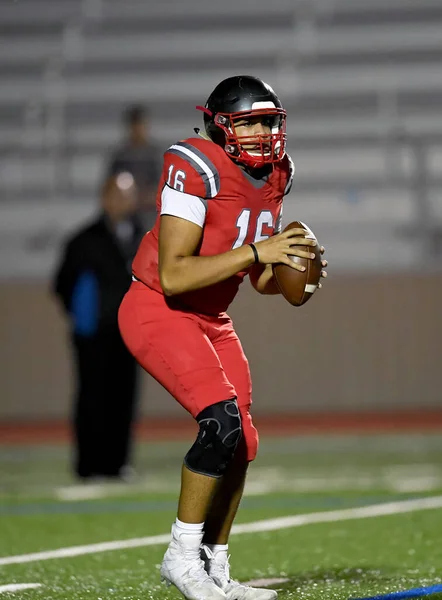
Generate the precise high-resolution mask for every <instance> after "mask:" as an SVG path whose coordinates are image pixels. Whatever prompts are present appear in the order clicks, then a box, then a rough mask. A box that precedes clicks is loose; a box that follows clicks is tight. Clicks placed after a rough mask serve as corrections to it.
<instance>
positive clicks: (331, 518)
mask: <svg viewBox="0 0 442 600" xmlns="http://www.w3.org/2000/svg"><path fill="white" fill-rule="evenodd" d="M433 508H442V496H430V497H428V498H418V499H416V500H402V501H399V502H387V503H385V504H371V505H369V506H361V507H359V508H347V509H343V510H332V511H326V512H317V513H307V514H305V515H293V516H289V517H279V518H277V519H265V520H262V521H254V522H252V523H244V524H243V525H234V526H233V528H232V535H238V534H242V533H258V532H263V531H277V530H278V529H288V528H290V527H301V526H302V525H310V524H311V523H333V522H335V521H349V520H352V519H369V518H371V517H381V516H384V515H397V514H403V513H408V512H413V511H417V510H428V509H433ZM169 540H170V534H169V533H166V534H162V535H154V536H149V537H142V538H133V539H129V540H117V541H114V542H102V543H100V544H89V545H87V546H70V547H68V548H58V549H57V550H48V551H45V552H34V553H32V554H19V555H17V556H5V557H3V558H0V565H12V564H18V563H28V562H36V561H40V560H50V559H53V558H67V557H71V556H84V555H85V554H96V553H98V552H107V551H109V550H123V549H126V548H139V547H141V546H155V545H157V544H167V543H168V542H169Z"/></svg>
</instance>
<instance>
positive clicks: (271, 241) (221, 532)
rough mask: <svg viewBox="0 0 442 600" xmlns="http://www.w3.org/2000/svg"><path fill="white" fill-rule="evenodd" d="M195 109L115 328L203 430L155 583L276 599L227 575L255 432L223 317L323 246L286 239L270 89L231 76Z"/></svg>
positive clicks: (246, 385)
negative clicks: (281, 269)
mask: <svg viewBox="0 0 442 600" xmlns="http://www.w3.org/2000/svg"><path fill="white" fill-rule="evenodd" d="M197 108H200V109H201V110H202V111H203V113H204V125H205V132H204V133H203V134H202V135H201V136H200V137H195V138H189V139H186V140H184V141H180V142H177V143H176V144H173V145H172V146H171V147H170V148H169V149H168V150H167V151H166V153H165V155H164V166H163V173H162V177H161V180H160V183H159V188H158V196H157V209H158V218H157V221H156V223H155V226H154V228H153V229H152V231H150V232H148V233H147V234H146V235H145V236H144V238H143V241H142V242H141V245H140V248H139V250H138V253H137V255H136V257H135V260H134V262H133V283H132V285H131V288H130V289H129V291H128V292H127V294H126V296H125V298H124V300H123V302H122V304H121V306H120V311H119V325H120V330H121V334H122V336H123V339H124V341H125V343H126V345H127V347H128V348H129V350H130V351H131V352H132V353H133V355H134V356H135V358H136V359H137V360H138V362H139V363H140V364H141V366H142V367H143V368H144V369H145V370H146V371H147V372H148V373H150V375H152V376H153V377H155V379H156V380H157V381H159V382H160V383H161V384H162V385H163V386H164V387H165V388H166V390H168V391H169V392H170V394H171V395H172V396H173V397H174V398H176V400H177V401H178V402H179V403H180V404H181V405H182V406H183V407H184V408H185V409H186V410H187V411H189V412H190V413H191V415H192V416H193V417H194V418H195V419H196V421H197V423H198V426H199V432H198V435H197V438H196V440H195V442H194V444H193V445H192V447H191V448H190V449H189V451H188V453H187V454H186V456H185V457H184V463H183V466H182V480H181V492H180V497H179V503H178V513H177V519H176V521H175V522H174V523H173V525H172V540H171V542H170V544H169V547H168V549H167V551H166V554H165V556H164V560H163V562H162V565H161V576H162V578H163V580H165V581H166V583H169V584H171V583H172V584H174V585H175V586H176V587H177V588H178V589H179V590H180V591H181V592H182V594H183V595H184V596H185V597H186V598H188V599H192V600H203V599H204V600H210V599H213V600H221V599H223V598H228V599H229V600H271V599H273V598H276V596H277V594H276V592H275V591H273V590H268V589H256V588H251V587H248V586H245V585H242V584H241V583H239V582H237V581H235V580H233V579H230V574H229V563H228V538H229V533H230V529H231V526H232V522H233V520H234V518H235V515H236V512H237V509H238V506H239V503H240V500H241V496H242V492H243V488H244V482H245V477H246V471H247V467H248V464H249V462H250V461H252V460H253V459H254V458H255V456H256V452H257V448H258V434H257V431H256V429H255V427H254V425H253V422H252V418H251V415H250V406H251V402H252V398H251V391H252V386H251V380H250V372H249V366H248V362H247V359H246V357H245V355H244V352H243V349H242V347H241V343H240V341H239V339H238V336H237V335H236V333H235V330H234V328H233V325H232V321H231V320H230V318H229V316H228V315H227V314H226V310H227V308H228V306H229V304H230V303H231V302H232V300H233V299H234V297H235V295H236V293H237V291H238V287H239V285H240V284H241V282H242V280H243V279H244V277H245V276H246V275H249V277H250V280H251V282H252V285H253V286H254V287H255V289H256V290H257V291H258V292H260V293H261V294H275V293H278V288H277V286H276V284H275V282H274V280H273V276H272V264H274V263H284V264H286V265H289V266H290V267H292V268H293V269H298V270H304V267H302V266H301V265H298V264H297V263H295V262H293V261H292V260H291V259H290V258H289V256H290V255H292V256H299V257H302V258H313V257H314V255H313V254H312V253H310V252H308V251H305V250H301V249H300V248H298V247H297V246H300V245H303V246H305V245H311V246H314V245H316V243H317V242H316V240H314V239H312V240H309V239H305V238H304V237H303V235H304V233H305V232H304V230H302V229H292V230H290V231H287V232H284V233H280V231H281V214H282V202H283V198H284V196H285V195H286V194H287V193H288V192H289V190H290V188H291V185H292V179H293V174H294V166H293V163H292V161H291V159H290V157H289V156H288V155H287V153H286V151H285V148H286V133H285V124H286V111H285V110H284V109H283V107H282V104H281V102H280V100H279V99H278V97H277V95H276V94H275V92H274V91H273V90H272V88H271V87H270V86H269V85H267V84H266V83H264V82H263V81H261V80H260V79H257V78H256V77H249V76H236V77H230V78H228V79H226V80H224V81H222V82H221V83H220V84H219V85H218V86H217V87H216V88H215V89H214V91H213V92H212V93H211V94H210V97H209V99H208V100H207V102H206V104H205V106H204V107H197ZM196 132H197V133H199V132H198V130H196ZM322 251H323V249H322ZM323 266H326V261H323ZM323 275H324V276H325V275H326V273H325V272H323Z"/></svg>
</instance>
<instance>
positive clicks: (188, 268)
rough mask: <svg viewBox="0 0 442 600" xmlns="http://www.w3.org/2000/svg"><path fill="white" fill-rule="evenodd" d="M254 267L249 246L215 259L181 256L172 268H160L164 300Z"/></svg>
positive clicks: (210, 257)
mask: <svg viewBox="0 0 442 600" xmlns="http://www.w3.org/2000/svg"><path fill="white" fill-rule="evenodd" d="M253 263H254V255H253V251H252V249H251V248H250V246H248V245H247V246H241V247H240V248H236V249H235V250H230V251H229V252H225V253H224V254H217V255H215V256H181V257H177V258H176V259H175V261H174V262H173V264H171V265H168V266H167V267H166V266H164V265H160V281H161V287H162V288H163V292H164V294H165V295H166V296H175V295H177V294H183V293H184V292H191V291H193V290H198V289H201V288H204V287H207V286H209V285H214V284H215V283H219V282H221V281H225V280H226V279H228V278H229V277H232V275H236V273H239V272H240V271H244V270H245V269H248V268H249V267H250V266H251V265H252V264H253Z"/></svg>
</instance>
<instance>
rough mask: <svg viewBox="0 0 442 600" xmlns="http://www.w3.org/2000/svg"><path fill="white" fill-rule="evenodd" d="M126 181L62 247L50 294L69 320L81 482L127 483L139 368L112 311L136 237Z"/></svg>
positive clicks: (111, 188)
mask: <svg viewBox="0 0 442 600" xmlns="http://www.w3.org/2000/svg"><path fill="white" fill-rule="evenodd" d="M136 207H137V189H136V186H135V183H134V178H133V177H132V175H131V174H130V173H127V172H121V173H119V174H118V175H113V176H112V177H110V178H108V179H107V181H106V182H105V184H104V185H103V188H102V191H101V211H100V214H99V215H98V217H97V218H96V219H95V220H93V221H92V223H89V224H87V225H85V226H84V227H82V228H81V229H80V230H79V231H76V232H75V233H74V235H73V236H72V237H70V239H69V240H68V241H67V243H66V245H65V248H64V253H63V256H62V259H61V262H60V265H59V267H58V270H57V272H56V275H55V278H54V281H53V288H54V291H55V294H56V295H57V296H58V298H59V299H60V301H61V303H62V305H63V307H64V309H65V311H66V314H67V316H68V319H69V320H70V325H71V327H70V331H71V343H72V350H73V356H74V361H75V368H76V380H77V389H76V397H75V401H74V408H73V414H72V425H73V432H74V443H75V459H74V460H75V462H74V471H75V473H76V475H77V476H78V477H80V478H81V479H84V480H88V479H91V478H94V479H96V478H102V477H105V478H120V479H123V478H126V477H127V476H128V474H129V473H131V472H132V469H131V468H130V467H129V462H130V446H131V443H130V440H131V429H132V423H133V420H134V409H135V398H136V387H137V385H136V384H137V366H136V363H135V360H134V359H133V358H132V356H131V355H130V354H129V352H128V351H127V350H126V347H125V346H124V344H123V342H122V340H121V337H120V333H119V331H118V324H117V311H118V307H119V304H120V302H121V299H122V298H123V295H124V294H125V292H126V290H127V288H128V286H129V284H130V279H131V262H132V258H133V256H134V254H135V252H136V249H137V247H138V244H139V241H140V239H141V236H142V228H141V226H140V224H139V221H138V217H137V215H136Z"/></svg>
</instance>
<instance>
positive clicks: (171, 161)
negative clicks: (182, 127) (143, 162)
mask: <svg viewBox="0 0 442 600" xmlns="http://www.w3.org/2000/svg"><path fill="white" fill-rule="evenodd" d="M219 150H221V151H222V149H221V148H220V147H219V146H217V145H216V144H214V143H213V142H211V141H209V140H204V139H202V138H201V139H200V138H189V139H187V140H182V141H180V142H176V143H175V144H172V146H170V148H168V149H167V150H166V152H165V153H164V170H163V176H164V178H165V181H166V182H167V184H168V185H169V186H170V187H173V188H175V189H177V190H178V191H180V192H185V193H186V194H191V195H193V196H199V197H200V198H206V199H210V198H214V197H215V196H216V195H217V194H218V193H219V189H220V173H219V166H220V157H219Z"/></svg>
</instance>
